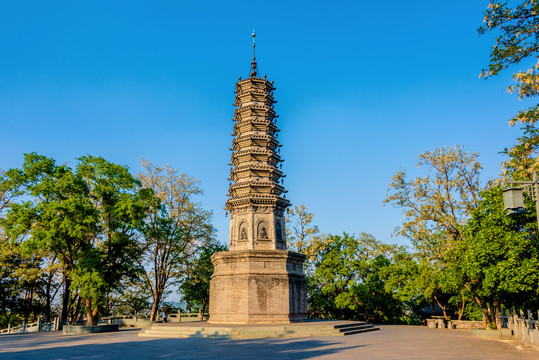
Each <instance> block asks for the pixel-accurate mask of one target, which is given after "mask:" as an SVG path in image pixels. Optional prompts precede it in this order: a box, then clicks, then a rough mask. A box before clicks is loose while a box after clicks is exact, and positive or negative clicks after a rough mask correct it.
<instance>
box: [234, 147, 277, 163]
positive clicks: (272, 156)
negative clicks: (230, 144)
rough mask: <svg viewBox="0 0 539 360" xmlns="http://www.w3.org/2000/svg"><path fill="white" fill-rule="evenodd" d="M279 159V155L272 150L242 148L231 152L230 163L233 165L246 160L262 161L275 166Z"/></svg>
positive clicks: (246, 161)
mask: <svg viewBox="0 0 539 360" xmlns="http://www.w3.org/2000/svg"><path fill="white" fill-rule="evenodd" d="M279 161H281V156H280V155H279V154H277V153H276V152H274V151H271V150H268V149H261V148H256V147H253V148H250V149H242V150H239V151H238V152H235V153H233V154H232V157H231V161H230V162H231V163H232V165H234V166H239V165H243V164H244V163H248V162H262V163H264V162H265V163H268V164H270V165H273V166H276V165H277V164H278V163H279Z"/></svg>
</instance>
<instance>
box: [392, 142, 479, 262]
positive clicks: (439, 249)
mask: <svg viewBox="0 0 539 360" xmlns="http://www.w3.org/2000/svg"><path fill="white" fill-rule="evenodd" d="M477 157H478V155H477V154H476V153H469V152H466V151H464V149H463V148H462V147H460V146H455V147H449V148H446V147H442V148H435V149H434V150H433V151H426V152H424V153H423V154H421V155H419V156H418V158H419V162H418V164H417V167H421V168H424V169H425V170H426V173H427V174H426V175H425V176H423V177H416V178H415V179H413V180H411V181H409V180H408V179H407V178H406V171H405V170H400V171H398V172H397V173H396V174H395V175H394V176H393V177H392V178H391V179H392V181H391V183H390V184H389V189H388V193H389V194H388V196H387V198H386V199H385V200H384V203H386V204H391V205H393V206H394V207H398V208H401V209H402V211H403V215H404V221H403V224H402V226H401V227H400V228H397V229H396V233H397V234H399V235H402V236H404V237H407V238H408V239H410V241H411V242H412V243H413V244H414V246H415V247H416V249H417V250H418V251H419V252H420V253H421V254H423V255H424V256H425V257H426V258H427V259H428V260H429V261H432V260H439V259H442V258H443V255H444V253H445V251H446V250H448V249H450V248H452V247H453V246H454V245H455V244H456V243H457V242H459V241H461V240H462V233H461V225H463V224H464V223H465V221H466V219H467V218H468V216H469V214H470V212H471V211H472V210H473V209H474V208H475V207H476V206H477V201H478V194H479V191H480V190H481V185H480V180H479V174H480V171H481V169H482V166H481V164H480V163H479V162H478V161H477Z"/></svg>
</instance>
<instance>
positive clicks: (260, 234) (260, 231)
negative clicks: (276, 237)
mask: <svg viewBox="0 0 539 360" xmlns="http://www.w3.org/2000/svg"><path fill="white" fill-rule="evenodd" d="M268 234H269V231H268V226H267V225H266V223H265V222H264V221H260V222H259V223H258V226H257V230H256V238H257V239H259V240H268V239H269V237H268V236H269V235H268Z"/></svg>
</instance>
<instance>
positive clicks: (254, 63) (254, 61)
mask: <svg viewBox="0 0 539 360" xmlns="http://www.w3.org/2000/svg"><path fill="white" fill-rule="evenodd" d="M251 36H252V37H253V62H252V63H251V68H252V69H253V70H251V74H250V75H251V77H255V76H256V58H255V38H256V34H255V29H253V33H252V34H251Z"/></svg>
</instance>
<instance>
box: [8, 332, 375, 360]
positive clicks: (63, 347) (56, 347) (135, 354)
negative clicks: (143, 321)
mask: <svg viewBox="0 0 539 360" xmlns="http://www.w3.org/2000/svg"><path fill="white" fill-rule="evenodd" d="M90 336H91V335H90ZM146 339H147V338H146ZM34 340H38V341H37V342H31V343H30V342H26V341H25V342H24V344H20V346H13V344H10V347H11V351H10V352H4V353H1V352H0V359H10V360H11V359H40V360H52V359H54V360H61V359H115V360H118V359H220V360H222V359H310V358H313V357H318V356H324V355H335V356H337V354H338V353H339V352H341V351H344V350H347V349H354V348H360V347H363V346H366V345H354V346H342V344H341V346H338V348H335V347H332V346H333V345H339V343H336V342H333V341H331V340H318V339H312V338H308V339H305V338H301V339H253V340H216V339H193V338H186V339H151V340H144V341H136V340H135V341H123V342H114V343H102V344H99V343H95V342H99V340H100V339H98V338H94V339H93V340H96V341H95V342H94V343H92V344H87V343H86V344H75V343H73V345H69V342H71V341H73V342H77V341H79V340H83V341H86V342H87V341H88V340H90V339H89V338H88V337H84V336H82V337H81V336H77V337H76V338H75V337H71V336H69V337H56V338H55V339H48V340H49V341H46V339H34ZM50 340H53V341H50ZM54 340H58V341H54ZM103 340H105V339H103ZM125 340H127V339H125ZM39 343H41V344H45V343H48V344H49V346H51V347H50V348H42V349H28V347H33V346H38V345H39ZM14 347H15V349H13V348H14Z"/></svg>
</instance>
